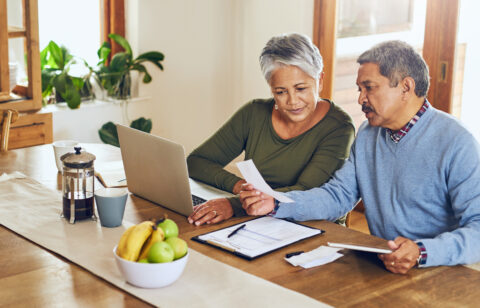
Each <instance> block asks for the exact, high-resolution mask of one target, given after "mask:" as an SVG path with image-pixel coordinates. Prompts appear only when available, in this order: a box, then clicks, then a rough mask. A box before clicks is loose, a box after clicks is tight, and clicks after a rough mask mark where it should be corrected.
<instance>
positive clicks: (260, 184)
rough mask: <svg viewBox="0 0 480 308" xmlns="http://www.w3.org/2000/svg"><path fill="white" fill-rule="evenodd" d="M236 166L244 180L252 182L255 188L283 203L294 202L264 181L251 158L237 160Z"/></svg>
mask: <svg viewBox="0 0 480 308" xmlns="http://www.w3.org/2000/svg"><path fill="white" fill-rule="evenodd" d="M237 167H238V169H239V170H240V172H241V173H242V175H243V178H244V179H245V181H247V183H250V184H252V185H253V186H254V187H255V189H257V190H259V191H261V192H263V193H266V194H267V195H270V196H272V197H274V198H275V199H277V200H278V201H280V202H285V203H290V202H294V201H293V200H292V199H290V198H288V197H287V196H285V195H284V194H283V193H281V192H278V191H274V190H273V189H272V188H271V187H270V186H269V185H268V184H267V182H265V180H264V179H263V177H262V175H261V174H260V172H259V171H258V169H257V167H255V164H254V163H253V161H252V160H251V159H249V160H245V161H241V162H238V163H237Z"/></svg>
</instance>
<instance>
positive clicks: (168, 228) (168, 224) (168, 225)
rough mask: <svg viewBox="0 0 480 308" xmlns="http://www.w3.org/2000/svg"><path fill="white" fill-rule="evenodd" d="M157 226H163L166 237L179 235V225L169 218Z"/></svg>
mask: <svg viewBox="0 0 480 308" xmlns="http://www.w3.org/2000/svg"><path fill="white" fill-rule="evenodd" d="M157 226H158V227H160V228H162V230H163V233H165V239H167V238H169V237H175V236H178V226H177V224H176V223H175V222H174V221H173V220H171V219H169V218H166V219H164V220H163V221H162V222H160V223H159V224H158V225H157Z"/></svg>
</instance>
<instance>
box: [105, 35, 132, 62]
mask: <svg viewBox="0 0 480 308" xmlns="http://www.w3.org/2000/svg"><path fill="white" fill-rule="evenodd" d="M108 37H109V38H111V39H112V40H114V41H115V42H116V43H117V44H118V45H120V46H122V48H123V49H124V50H125V52H126V53H127V54H128V55H129V56H130V59H132V48H131V47H130V44H129V43H128V41H127V40H126V39H125V38H124V37H123V36H121V35H118V34H115V33H110V34H109V35H108Z"/></svg>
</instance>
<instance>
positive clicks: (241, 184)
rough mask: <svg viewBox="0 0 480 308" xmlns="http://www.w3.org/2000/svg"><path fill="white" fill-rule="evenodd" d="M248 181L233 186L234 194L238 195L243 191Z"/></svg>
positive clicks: (241, 181)
mask: <svg viewBox="0 0 480 308" xmlns="http://www.w3.org/2000/svg"><path fill="white" fill-rule="evenodd" d="M246 183H247V181H245V180H240V181H238V182H237V183H235V185H234V186H233V194H234V195H238V194H239V193H240V192H241V191H242V186H243V184H246Z"/></svg>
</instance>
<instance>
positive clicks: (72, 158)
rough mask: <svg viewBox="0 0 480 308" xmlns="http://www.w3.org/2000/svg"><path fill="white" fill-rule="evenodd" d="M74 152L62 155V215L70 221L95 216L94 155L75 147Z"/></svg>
mask: <svg viewBox="0 0 480 308" xmlns="http://www.w3.org/2000/svg"><path fill="white" fill-rule="evenodd" d="M74 149H75V152H71V153H67V154H65V155H62V157H61V158H60V159H61V160H62V164H63V171H62V192H63V211H62V217H64V218H65V219H67V220H68V221H69V222H70V223H72V224H73V223H75V221H77V220H83V219H88V218H90V219H93V220H96V216H95V201H94V184H95V172H94V168H93V161H94V160H95V155H93V154H90V153H88V152H85V151H83V152H82V149H81V147H75V148H74Z"/></svg>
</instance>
